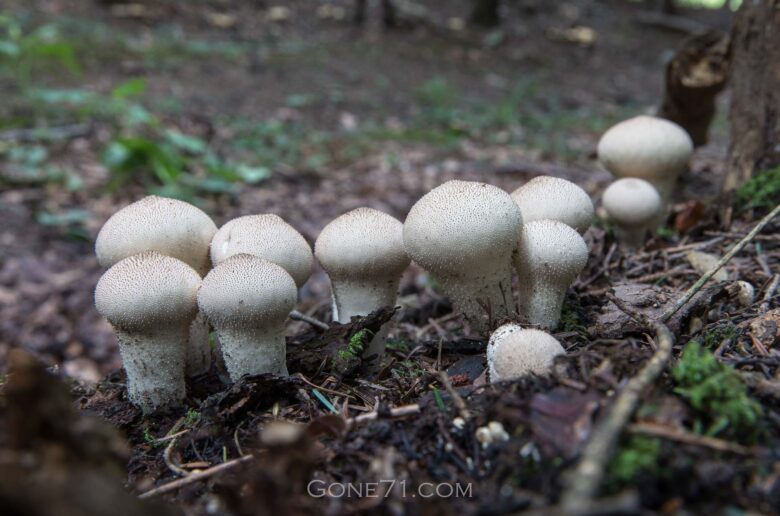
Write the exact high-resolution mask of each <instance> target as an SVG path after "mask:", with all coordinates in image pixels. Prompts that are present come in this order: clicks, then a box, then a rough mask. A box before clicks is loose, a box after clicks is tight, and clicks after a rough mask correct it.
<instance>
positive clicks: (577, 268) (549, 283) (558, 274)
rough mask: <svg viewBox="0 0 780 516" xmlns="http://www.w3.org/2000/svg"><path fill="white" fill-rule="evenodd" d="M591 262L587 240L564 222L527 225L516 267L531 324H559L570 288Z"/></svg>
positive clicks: (522, 301) (522, 306)
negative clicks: (564, 301)
mask: <svg viewBox="0 0 780 516" xmlns="http://www.w3.org/2000/svg"><path fill="white" fill-rule="evenodd" d="M587 261H588V246H587V244H586V243H585V240H583V239H582V237H581V236H580V234H579V233H577V232H576V231H575V230H574V229H572V228H571V227H569V226H567V225H566V224H564V223H563V222H558V221H557V220H536V221H533V222H529V223H528V224H524V225H523V232H522V235H521V236H520V245H519V247H518V252H517V254H516V256H515V268H516V269H517V274H518V276H519V285H520V288H519V301H520V314H521V315H522V316H523V317H525V318H526V320H527V321H528V323H529V324H534V325H538V326H542V327H544V328H550V329H555V327H556V326H558V321H559V320H560V318H561V307H562V306H563V298H564V296H565V295H566V289H567V288H569V285H571V283H572V282H573V281H574V279H575V278H576V277H577V275H578V274H579V273H580V272H581V271H582V269H583V268H584V267H585V264H586V263H587Z"/></svg>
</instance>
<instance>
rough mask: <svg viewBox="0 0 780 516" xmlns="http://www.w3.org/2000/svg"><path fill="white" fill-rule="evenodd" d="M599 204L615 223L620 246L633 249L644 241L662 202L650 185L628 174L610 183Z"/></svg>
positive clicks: (656, 218)
mask: <svg viewBox="0 0 780 516" xmlns="http://www.w3.org/2000/svg"><path fill="white" fill-rule="evenodd" d="M601 204H602V205H603V206H604V210H605V211H606V212H607V216H608V217H609V219H610V220H611V221H612V222H613V223H614V225H615V236H616V237H617V239H618V240H619V241H620V243H621V244H622V245H623V246H624V247H626V248H628V249H633V248H636V247H640V246H641V245H642V244H643V243H644V242H645V236H646V235H647V232H648V231H649V230H651V229H652V227H653V225H654V224H655V222H656V221H657V220H658V215H659V213H661V210H662V205H663V201H662V200H661V196H660V195H658V192H657V191H656V189H655V188H654V187H653V185H651V184H650V183H648V182H647V181H645V180H644V179H638V178H634V177H628V178H625V179H618V180H617V181H615V182H614V183H612V184H610V185H609V186H608V187H607V189H606V190H604V195H603V196H602V197H601Z"/></svg>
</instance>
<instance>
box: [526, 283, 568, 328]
mask: <svg viewBox="0 0 780 516" xmlns="http://www.w3.org/2000/svg"><path fill="white" fill-rule="evenodd" d="M519 276H520V290H519V302H520V313H521V314H523V315H524V316H525V317H526V318H527V320H528V321H529V322H531V321H532V324H536V325H539V326H542V327H544V328H556V327H557V326H558V321H559V320H560V318H561V309H562V308H563V299H564V298H565V297H566V287H568V285H539V284H537V282H534V279H533V278H532V277H531V275H530V274H522V273H521V274H520V275H519Z"/></svg>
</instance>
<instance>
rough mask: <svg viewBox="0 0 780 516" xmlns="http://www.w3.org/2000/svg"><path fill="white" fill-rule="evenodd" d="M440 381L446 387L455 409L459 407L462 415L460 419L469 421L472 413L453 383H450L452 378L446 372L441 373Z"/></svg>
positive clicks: (459, 412)
mask: <svg viewBox="0 0 780 516" xmlns="http://www.w3.org/2000/svg"><path fill="white" fill-rule="evenodd" d="M439 380H440V381H441V384H442V385H443V386H444V389H445V390H446V391H447V394H449V395H450V397H451V398H452V402H453V403H454V404H455V407H457V409H458V414H460V417H462V418H463V419H469V418H470V417H471V413H470V412H469V409H468V408H467V407H466V402H465V401H463V398H461V397H460V394H458V391H456V390H455V388H454V387H453V386H452V382H451V381H450V377H449V375H448V374H447V372H446V371H439Z"/></svg>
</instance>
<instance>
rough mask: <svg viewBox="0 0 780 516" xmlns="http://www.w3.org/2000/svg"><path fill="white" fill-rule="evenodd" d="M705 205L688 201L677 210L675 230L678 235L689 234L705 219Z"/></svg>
mask: <svg viewBox="0 0 780 516" xmlns="http://www.w3.org/2000/svg"><path fill="white" fill-rule="evenodd" d="M704 215H705V209H704V204H702V203H701V202H699V201H688V202H686V203H685V204H682V205H680V207H678V208H677V209H675V214H674V229H675V230H677V232H678V233H687V232H688V231H690V230H691V229H692V228H694V227H695V226H696V225H697V224H699V222H701V220H702V219H703V218H704Z"/></svg>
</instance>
